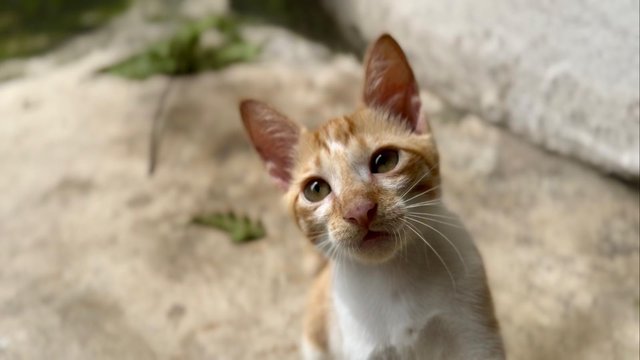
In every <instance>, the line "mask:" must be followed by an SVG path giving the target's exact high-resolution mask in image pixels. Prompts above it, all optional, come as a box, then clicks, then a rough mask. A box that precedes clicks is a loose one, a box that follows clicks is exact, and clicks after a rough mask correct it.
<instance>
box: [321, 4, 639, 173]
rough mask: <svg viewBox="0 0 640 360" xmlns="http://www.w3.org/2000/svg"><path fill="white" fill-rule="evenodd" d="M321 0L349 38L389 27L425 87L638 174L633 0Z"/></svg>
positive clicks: (557, 145) (547, 142)
mask: <svg viewBox="0 0 640 360" xmlns="http://www.w3.org/2000/svg"><path fill="white" fill-rule="evenodd" d="M324 1H325V3H326V5H327V7H328V8H329V9H330V10H331V11H332V12H333V13H334V14H335V16H336V17H337V18H338V20H339V21H340V23H341V24H342V25H343V27H344V29H345V30H346V31H347V33H348V34H349V35H350V36H351V37H352V38H354V39H361V40H364V41H367V42H369V41H371V40H372V39H374V38H375V37H377V36H378V35H379V34H380V33H382V32H390V33H392V34H393V36H395V37H396V38H397V39H398V41H399V42H400V43H401V45H402V46H403V47H404V48H405V50H406V51H407V53H408V56H409V58H410V59H411V61H412V63H413V65H414V70H415V71H416V73H417V75H418V77H419V81H420V83H421V84H422V86H423V88H426V89H428V90H431V91H434V92H436V93H438V94H439V95H441V96H443V97H445V98H446V99H447V100H449V101H451V102H452V103H453V104H455V105H457V106H461V107H463V108H466V109H469V110H471V111H474V112H477V113H479V114H481V115H483V116H484V117H485V118H487V119H489V120H491V121H493V122H495V123H499V124H503V125H506V126H507V127H509V128H511V129H512V130H513V131H515V132H517V133H519V134H522V135H525V136H526V137H528V138H529V139H531V140H533V141H534V142H536V143H538V144H542V145H543V146H545V147H546V148H548V149H552V150H555V151H558V152H561V153H563V154H567V155H571V156H575V157H578V158H580V159H582V160H584V161H586V162H588V163H591V164H594V165H596V166H598V167H600V168H601V169H603V170H605V171H607V172H612V173H615V174H618V175H620V176H623V177H627V178H635V179H637V178H638V175H639V172H640V160H639V155H638V152H639V149H640V140H639V137H640V130H639V121H640V120H639V117H640V110H639V108H640V105H639V95H638V92H639V90H638V87H639V81H640V80H639V75H638V71H639V70H638V68H639V66H640V64H639V63H640V62H639V55H638V51H639V45H638V39H639V36H640V35H639V30H638V26H639V25H638V23H639V20H638V12H639V9H638V1H637V0H614V1H595V0H569V1H562V2H556V1H550V0H544V1H529V0H515V1H514V0H486V1H475V0H456V1H438V0H379V1H376V2H375V6H374V5H373V2H371V1H368V0H351V1H341V0H324Z"/></svg>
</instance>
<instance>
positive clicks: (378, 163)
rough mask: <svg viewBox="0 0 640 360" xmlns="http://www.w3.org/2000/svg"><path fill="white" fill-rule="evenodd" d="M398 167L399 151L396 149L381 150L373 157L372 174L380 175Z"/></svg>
mask: <svg viewBox="0 0 640 360" xmlns="http://www.w3.org/2000/svg"><path fill="white" fill-rule="evenodd" d="M396 165H398V151H397V150H394V149H380V150H378V151H376V152H375V153H373V156H371V164H370V168H371V173H373V174H379V173H386V172H387V171H391V170H393V168H395V167H396Z"/></svg>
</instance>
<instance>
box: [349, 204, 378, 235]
mask: <svg viewBox="0 0 640 360" xmlns="http://www.w3.org/2000/svg"><path fill="white" fill-rule="evenodd" d="M377 211H378V204H376V203H374V202H373V201H371V200H368V199H360V200H356V201H354V202H353V203H352V204H349V206H348V207H347V211H345V213H344V219H345V220H347V221H348V222H350V223H352V224H355V225H359V226H361V227H363V228H369V224H371V221H372V220H373V218H374V217H375V216H376V213H377Z"/></svg>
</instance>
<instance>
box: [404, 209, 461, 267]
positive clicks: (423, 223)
mask: <svg viewBox="0 0 640 360" xmlns="http://www.w3.org/2000/svg"><path fill="white" fill-rule="evenodd" d="M410 220H411V221H415V222H417V223H419V224H422V225H424V226H426V227H428V228H429V229H431V230H433V231H435V232H437V233H438V234H439V235H440V236H442V238H443V239H445V240H446V241H447V242H448V243H449V245H451V247H453V250H455V252H456V254H458V258H459V259H460V262H461V263H462V266H464V272H465V274H467V273H468V269H467V263H466V262H465V261H464V258H463V257H462V254H461V253H460V250H458V247H457V246H456V245H455V244H454V243H453V241H451V240H449V238H448V237H446V236H445V235H444V234H443V233H442V232H441V231H440V230H438V229H436V228H435V227H433V226H431V225H429V224H427V223H425V222H422V221H420V220H418V219H415V218H410Z"/></svg>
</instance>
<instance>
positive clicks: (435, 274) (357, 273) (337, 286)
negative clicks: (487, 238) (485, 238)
mask: <svg viewBox="0 0 640 360" xmlns="http://www.w3.org/2000/svg"><path fill="white" fill-rule="evenodd" d="M442 231H446V229H443V230H442ZM453 233H455V235H456V236H457V237H456V238H455V239H451V240H452V241H454V243H455V245H456V247H457V248H458V249H459V251H460V253H461V254H462V257H463V259H464V262H465V264H466V267H467V270H466V271H465V266H463V263H462V261H461V260H460V259H459V257H458V256H457V254H456V252H455V251H454V250H453V248H452V247H450V248H447V247H446V246H444V245H445V244H446V243H443V242H442V241H438V240H436V239H435V238H433V237H432V234H431V233H430V232H428V231H425V232H424V234H425V235H427V236H425V238H426V239H427V240H429V242H430V243H431V244H432V245H433V246H434V247H435V249H436V251H438V253H439V255H440V256H441V257H442V260H444V261H445V263H446V264H447V267H448V270H449V272H448V271H447V269H445V267H444V266H443V265H442V263H441V262H440V259H439V258H438V257H437V256H435V254H434V253H433V251H431V250H429V248H428V247H427V246H426V245H425V244H423V243H420V242H412V245H409V246H408V247H407V249H405V250H406V251H404V252H403V253H402V254H399V255H398V256H397V257H396V259H394V260H393V261H391V262H389V263H385V264H383V265H362V264H358V263H350V262H347V263H343V264H337V265H336V266H335V267H334V279H333V289H332V301H333V308H334V321H333V324H332V331H331V336H330V337H331V347H332V352H333V353H334V354H336V355H337V357H338V358H342V359H349V360H358V359H403V360H404V359H440V358H442V359H455V358H461V359H462V358H464V359H473V358H477V359H493V358H500V356H497V357H496V356H495V355H486V356H485V355H483V349H491V348H493V346H487V345H486V344H485V343H486V342H487V341H488V342H489V344H490V345H494V344H495V341H498V342H499V336H498V339H491V338H492V337H495V336H497V335H492V334H489V333H488V331H487V329H486V328H485V327H484V326H483V321H482V320H484V319H482V314H477V313H476V308H475V307H474V305H473V304H474V302H475V301H476V300H477V297H478V296H482V294H481V293H480V292H481V291H482V289H483V286H486V285H485V284H484V283H483V282H484V269H483V267H482V261H481V259H480V256H479V254H478V253H477V251H476V250H475V247H474V246H473V244H472V243H471V240H470V239H469V238H468V237H466V236H465V233H464V232H459V231H456V232H449V235H454V234H453ZM449 237H450V238H451V236H449ZM447 246H450V245H447ZM452 277H453V279H452ZM478 281H480V282H482V283H478ZM489 353H490V351H489V350H487V354H489ZM494 354H495V353H494Z"/></svg>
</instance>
